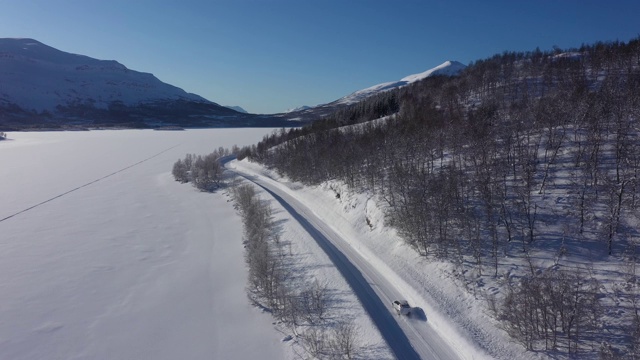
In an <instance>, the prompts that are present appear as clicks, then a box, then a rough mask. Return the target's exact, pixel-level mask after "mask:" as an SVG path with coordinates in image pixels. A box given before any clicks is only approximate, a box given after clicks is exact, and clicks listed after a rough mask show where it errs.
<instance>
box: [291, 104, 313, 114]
mask: <svg viewBox="0 0 640 360" xmlns="http://www.w3.org/2000/svg"><path fill="white" fill-rule="evenodd" d="M307 109H311V106H307V105H302V106H299V107H297V108H293V109H287V111H285V113H290V112H294V111H303V110H307Z"/></svg>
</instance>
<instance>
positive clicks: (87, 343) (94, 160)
mask: <svg viewBox="0 0 640 360" xmlns="http://www.w3.org/2000/svg"><path fill="white" fill-rule="evenodd" d="M270 131H271V129H216V130H192V131H175V132H174V131H151V130H119V131H90V132H44V133H36V132H27V133H10V134H9V136H8V137H9V140H7V141H2V142H0V164H1V165H2V169H1V170H0V184H1V186H0V199H1V203H0V204H1V205H0V359H178V358H183V359H212V358H213V359H256V358H260V359H282V358H286V357H287V354H286V353H285V351H284V347H283V345H282V342H281V339H282V337H283V335H282V334H281V333H279V332H278V331H277V330H276V329H275V328H274V326H273V324H272V323H273V320H272V318H271V316H270V315H269V314H265V313H262V312H260V311H259V310H258V309H256V308H255V307H254V306H252V305H251V304H250V303H249V300H248V299H247V296H246V294H245V285H246V269H245V264H244V261H243V248H242V242H241V241H242V225H241V221H240V219H239V217H238V216H237V214H236V212H235V210H234V209H233V206H232V204H231V203H230V202H228V197H227V196H225V194H224V192H218V193H213V194H208V193H201V192H198V191H196V190H195V189H194V188H192V187H191V186H189V185H186V184H179V183H177V182H175V181H174V180H173V178H172V176H171V174H170V171H171V166H172V164H173V162H175V161H176V160H177V159H178V158H181V157H183V156H184V154H186V153H196V154H206V153H210V152H211V151H213V150H214V149H216V148H217V147H219V146H224V147H231V146H232V145H234V144H237V145H239V146H242V145H248V144H252V143H255V142H257V141H258V140H259V139H260V138H262V136H263V135H264V134H266V133H268V132H270ZM38 204H40V205H38ZM34 206H35V207H34ZM26 209H28V210H26ZM25 210H26V211H25Z"/></svg>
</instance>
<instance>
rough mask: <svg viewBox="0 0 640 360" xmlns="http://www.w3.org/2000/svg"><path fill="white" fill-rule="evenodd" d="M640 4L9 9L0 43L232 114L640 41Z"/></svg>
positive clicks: (233, 2) (389, 0)
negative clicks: (450, 68) (136, 79)
mask: <svg viewBox="0 0 640 360" xmlns="http://www.w3.org/2000/svg"><path fill="white" fill-rule="evenodd" d="M639 14H640V1H638V0H610V1H604V0H555V1H551V0H529V1H525V0H522V1H521V0H511V1H491V0H486V1H480V0H475V1H455V0H438V1H427V0H423V1H419V0H409V1H402V0H386V1H378V0H341V1H334V0H181V1H178V0H171V1H170V0H153V1H152V0H109V1H103V0H0V37H28V38H34V39H36V40H38V41H41V42H43V43H45V44H47V45H50V46H53V47H55V48H57V49H60V50H63V51H67V52H72V53H78V54H83V55H88V56H91V57H95V58H99V59H113V60H117V61H119V62H120V63H122V64H124V65H126V66H127V67H128V68H130V69H133V70H138V71H144V72H150V73H153V74H154V75H156V76H157V77H158V78H159V79H160V80H162V81H164V82H168V83H170V84H173V85H176V86H179V87H181V88H183V89H184V90H186V91H188V92H193V93H196V94H199V95H201V96H204V97H205V98H207V99H209V100H211V101H215V102H217V103H219V104H222V105H239V106H242V107H243V108H245V109H246V110H248V111H250V112H254V113H274V112H280V111H284V110H286V109H287V108H291V107H297V106H301V105H317V104H321V103H327V102H330V101H333V100H335V99H337V98H340V97H342V96H344V95H347V94H349V93H351V92H353V91H355V90H358V89H362V88H365V87H368V86H371V85H374V84H377V83H381V82H386V81H392V80H398V79H400V78H402V77H404V76H406V75H409V74H414V73H419V72H422V71H424V70H427V69H429V68H432V67H434V66H436V65H438V64H440V63H442V62H444V61H446V60H458V61H460V62H462V63H469V62H470V61H473V60H477V59H482V58H486V57H489V56H491V55H493V54H495V53H501V52H503V51H505V50H512V51H520V50H524V51H526V50H533V49H535V48H536V47H540V49H542V50H547V49H551V48H552V47H553V46H554V45H557V46H560V47H563V48H564V47H578V46H580V45H581V44H582V43H592V42H595V41H599V40H600V41H610V40H616V39H617V40H621V41H628V40H629V39H631V38H634V37H637V36H639V35H640V17H639Z"/></svg>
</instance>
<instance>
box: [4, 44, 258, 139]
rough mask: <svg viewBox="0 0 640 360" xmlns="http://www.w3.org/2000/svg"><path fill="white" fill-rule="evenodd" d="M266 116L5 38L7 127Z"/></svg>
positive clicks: (114, 65) (245, 120)
mask: <svg viewBox="0 0 640 360" xmlns="http://www.w3.org/2000/svg"><path fill="white" fill-rule="evenodd" d="M259 119H260V117H256V116H252V115H245V114H240V113H238V112H236V111H234V110H231V109H228V108H226V107H223V106H220V105H218V104H216V103H214V102H211V101H209V100H207V99H204V98H203V97H201V96H198V95H195V94H190V93H187V92H186V91H184V90H182V89H180V88H178V87H175V86H172V85H169V84H166V83H163V82H162V81H160V80H159V79H158V78H156V77H155V76H153V75H152V74H149V73H143V72H138V71H134V70H130V69H128V68H127V67H126V66H124V65H122V64H120V63H118V62H117V61H113V60H98V59H93V58H90V57H88V56H83V55H76V54H70V53H67V52H63V51H60V50H57V49H55V48H53V47H50V46H47V45H45V44H42V43H40V42H38V41H36V40H33V39H0V127H3V128H7V129H24V128H46V127H53V128H57V127H68V126H70V125H74V126H89V127H97V126H126V127H159V126H181V127H186V126H206V127H209V126H246V125H249V123H251V124H250V125H251V126H256V125H258V126H259V125H260V120H259ZM267 122H268V121H267ZM265 126H266V125H265Z"/></svg>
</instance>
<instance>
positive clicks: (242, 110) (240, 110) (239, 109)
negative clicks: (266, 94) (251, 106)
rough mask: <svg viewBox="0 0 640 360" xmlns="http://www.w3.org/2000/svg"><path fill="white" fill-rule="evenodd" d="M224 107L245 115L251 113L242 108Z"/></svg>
mask: <svg viewBox="0 0 640 360" xmlns="http://www.w3.org/2000/svg"><path fill="white" fill-rule="evenodd" d="M224 107H226V108H227V109H231V110H235V111H237V112H239V113H244V114H247V113H249V112H248V111H247V110H245V109H243V108H242V107H241V106H234V105H225V106H224Z"/></svg>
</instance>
